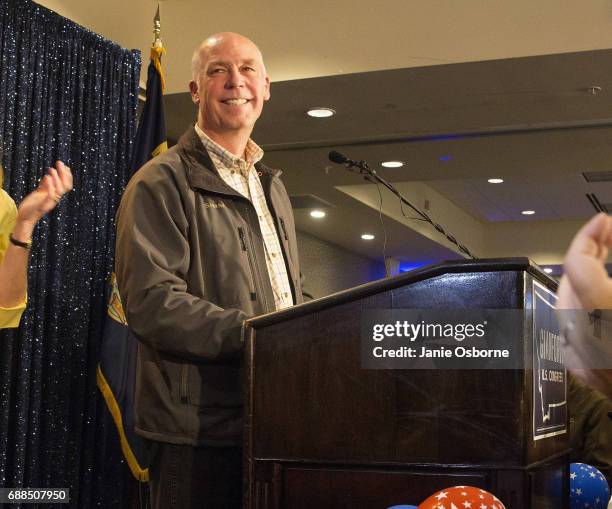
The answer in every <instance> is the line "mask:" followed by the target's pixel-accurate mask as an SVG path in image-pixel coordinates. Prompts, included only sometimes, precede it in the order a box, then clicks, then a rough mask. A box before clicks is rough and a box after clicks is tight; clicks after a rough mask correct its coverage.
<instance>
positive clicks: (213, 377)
mask: <svg viewBox="0 0 612 509" xmlns="http://www.w3.org/2000/svg"><path fill="white" fill-rule="evenodd" d="M192 72H193V76H192V81H191V82H190V83H189V90H190V93H191V97H192V100H193V102H194V103H195V104H196V105H197V109H198V118H197V123H196V124H195V125H194V126H192V127H191V128H189V129H188V130H187V132H186V133H185V134H184V135H183V136H182V137H181V139H180V140H179V142H178V144H177V145H176V146H175V147H173V148H171V149H170V150H168V151H167V152H165V153H164V154H162V155H160V156H158V157H156V158H155V159H153V160H151V161H149V162H148V163H147V164H146V165H145V166H143V168H142V169H140V170H139V171H138V172H137V173H136V174H135V176H134V178H133V179H132V180H131V182H130V183H129V185H128V187H127V189H126V191H125V194H124V195H123V199H122V201H121V205H120V207H119V212H118V216H117V255H116V273H117V281H118V284H119V290H120V293H121V296H122V299H123V303H124V306H125V310H126V314H127V320H128V323H129V325H130V327H131V329H132V330H133V332H134V333H135V334H136V335H137V337H138V338H139V340H140V344H139V351H138V368H137V380H136V398H135V399H136V403H135V405H136V406H135V421H136V432H137V433H139V434H140V435H142V436H143V437H146V438H147V439H149V440H151V441H152V442H153V443H155V444H156V448H157V449H158V453H157V456H156V459H155V460H154V463H153V465H152V467H151V483H152V497H153V507H157V508H164V509H169V508H174V507H176V508H181V509H185V508H190V507H194V508H195V507H198V508H206V509H208V508H217V507H218V508H223V509H227V508H233V507H236V508H238V507H241V500H242V449H241V441H242V412H243V394H242V355H243V347H244V344H243V338H242V337H241V330H242V324H243V322H244V321H245V320H246V319H247V318H249V317H252V316H255V315H260V314H263V313H269V312H271V311H275V310H279V309H283V308H286V307H289V306H292V305H294V304H296V303H299V302H301V300H302V294H301V290H300V285H299V273H300V271H299V265H298V254H297V248H296V236H295V228H294V221H293V213H292V210H291V205H290V202H289V199H288V196H287V192H286V191H285V188H284V186H283V184H282V183H281V181H280V179H279V175H280V171H278V170H273V169H271V168H268V167H266V166H264V165H263V164H262V163H261V162H260V160H261V158H262V157H263V151H262V149H261V148H260V147H258V146H257V145H256V144H255V142H254V141H253V140H252V139H251V138H250V136H251V132H252V131H253V126H254V125H255V122H256V121H257V119H258V118H259V116H260V114H261V111H262V109H263V106H264V103H265V102H266V101H267V100H268V99H269V98H270V79H269V78H268V75H267V73H266V69H265V66H264V63H263V58H262V55H261V52H260V51H259V49H258V48H257V46H256V45H255V44H254V43H253V42H252V41H250V40H249V39H247V38H246V37H243V36H241V35H238V34H234V33H227V32H226V33H219V34H215V35H213V36H210V37H208V38H207V39H206V40H205V41H203V42H202V44H200V45H199V46H198V47H197V48H196V50H195V52H194V54H193V59H192Z"/></svg>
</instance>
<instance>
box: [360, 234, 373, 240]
mask: <svg viewBox="0 0 612 509" xmlns="http://www.w3.org/2000/svg"><path fill="white" fill-rule="evenodd" d="M361 238H362V239H363V240H374V238H375V237H374V235H372V234H371V233H364V234H363V235H362V236H361Z"/></svg>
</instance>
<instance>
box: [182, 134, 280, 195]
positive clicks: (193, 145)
mask: <svg viewBox="0 0 612 509" xmlns="http://www.w3.org/2000/svg"><path fill="white" fill-rule="evenodd" d="M177 145H178V150H179V154H180V156H181V158H182V159H183V162H184V163H185V169H186V172H187V180H188V181H189V185H190V186H191V187H192V188H198V189H203V190H205V191H210V192H213V193H220V194H230V195H234V196H240V197H242V195H241V194H239V193H237V192H236V191H235V190H234V189H232V187H231V186H229V185H228V184H226V183H225V181H224V180H223V179H222V178H221V176H220V175H219V172H218V171H217V168H215V165H214V164H213V162H212V160H211V158H210V155H209V154H208V151H207V150H206V149H205V148H204V145H202V141H201V140H200V137H199V136H198V133H196V131H195V128H194V127H193V126H191V127H190V128H189V129H187V131H186V132H185V133H184V134H183V135H182V136H181V138H180V139H179V141H178V144H177ZM255 168H256V169H257V171H258V172H259V174H260V177H261V178H262V179H263V180H267V179H269V178H272V177H278V176H280V174H281V173H282V172H281V171H280V170H275V169H272V168H269V167H267V166H266V165H265V164H263V163H261V162H258V163H255ZM264 188H265V186H264Z"/></svg>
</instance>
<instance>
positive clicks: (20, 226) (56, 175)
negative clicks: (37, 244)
mask: <svg viewBox="0 0 612 509" xmlns="http://www.w3.org/2000/svg"><path fill="white" fill-rule="evenodd" d="M71 189H72V173H71V172H70V168H69V167H68V166H66V165H65V164H64V163H62V162H61V161H57V163H55V168H49V171H48V172H47V175H45V176H44V177H43V179H42V180H41V181H40V184H39V185H38V188H37V189H36V190H34V191H32V192H31V193H30V194H28V195H27V196H26V197H25V198H24V199H23V200H22V201H21V203H20V204H19V208H18V209H17V221H16V223H15V227H14V228H13V237H14V238H15V239H17V240H20V241H22V242H26V241H28V240H29V239H30V237H31V236H32V231H33V230H34V226H36V223H38V221H40V219H41V218H42V217H43V216H44V215H45V214H46V213H48V212H50V211H51V210H53V209H54V208H55V206H56V205H57V204H58V203H59V201H60V199H61V197H62V196H63V195H64V194H65V193H67V192H68V191H70V190H71Z"/></svg>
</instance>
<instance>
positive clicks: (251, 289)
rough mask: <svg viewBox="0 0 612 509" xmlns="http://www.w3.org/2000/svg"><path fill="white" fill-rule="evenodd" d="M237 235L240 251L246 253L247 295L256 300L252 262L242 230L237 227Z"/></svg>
mask: <svg viewBox="0 0 612 509" xmlns="http://www.w3.org/2000/svg"><path fill="white" fill-rule="evenodd" d="M238 235H239V237H240V245H241V247H242V250H243V251H244V252H245V253H246V255H247V260H248V261H249V293H250V296H251V300H257V292H256V291H255V281H254V269H253V260H252V259H251V254H250V252H249V249H248V247H247V242H246V239H245V234H244V229H243V228H242V227H238Z"/></svg>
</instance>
